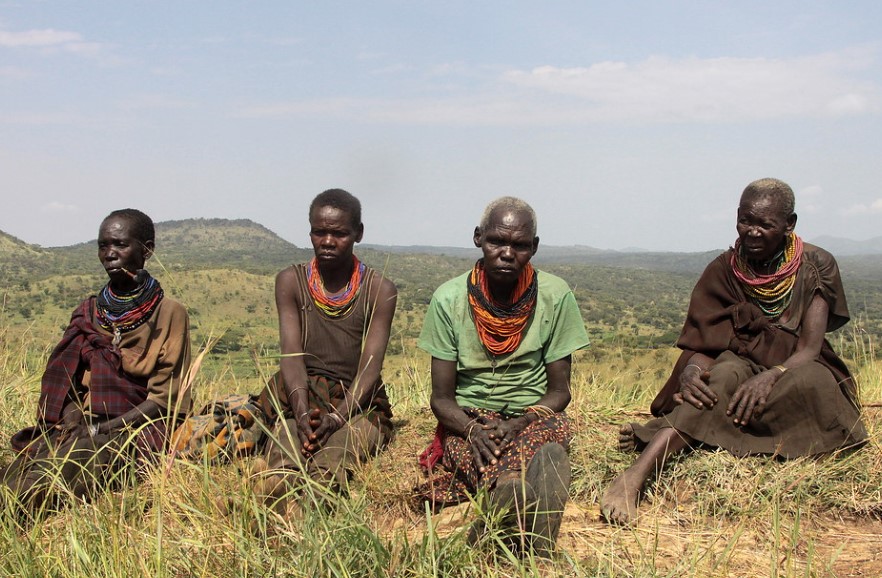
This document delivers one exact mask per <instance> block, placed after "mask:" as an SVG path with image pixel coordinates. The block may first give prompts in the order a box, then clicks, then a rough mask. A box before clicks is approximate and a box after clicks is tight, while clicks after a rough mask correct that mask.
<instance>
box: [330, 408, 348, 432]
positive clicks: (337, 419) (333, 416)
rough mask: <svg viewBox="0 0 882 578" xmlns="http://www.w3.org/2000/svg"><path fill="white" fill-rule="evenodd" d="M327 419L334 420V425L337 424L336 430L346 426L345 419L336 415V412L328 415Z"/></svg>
mask: <svg viewBox="0 0 882 578" xmlns="http://www.w3.org/2000/svg"><path fill="white" fill-rule="evenodd" d="M328 417H329V418H331V419H332V420H334V423H336V424H337V429H340V428H341V427H343V426H344V425H346V418H344V417H343V416H342V415H340V414H339V413H337V412H336V411H332V412H329V413H328Z"/></svg>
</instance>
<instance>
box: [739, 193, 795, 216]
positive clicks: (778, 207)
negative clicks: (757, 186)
mask: <svg viewBox="0 0 882 578" xmlns="http://www.w3.org/2000/svg"><path fill="white" fill-rule="evenodd" d="M738 208H739V209H740V210H742V211H750V212H757V211H768V212H771V213H774V214H776V215H778V216H781V217H785V218H786V217H787V216H789V215H788V214H787V211H786V210H785V207H784V199H782V198H781V196H780V195H776V194H775V193H772V192H762V191H760V192H755V193H744V194H742V195H741V202H740V203H739V204H738Z"/></svg>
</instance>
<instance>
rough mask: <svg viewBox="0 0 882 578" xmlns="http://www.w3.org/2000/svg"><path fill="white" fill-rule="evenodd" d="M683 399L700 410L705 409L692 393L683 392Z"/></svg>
mask: <svg viewBox="0 0 882 578" xmlns="http://www.w3.org/2000/svg"><path fill="white" fill-rule="evenodd" d="M683 399H684V400H686V401H687V402H688V403H689V404H690V405H692V406H694V407H696V408H698V409H704V404H703V403H701V400H700V399H698V398H697V397H695V395H693V393H692V392H691V391H688V390H687V391H684V392H683Z"/></svg>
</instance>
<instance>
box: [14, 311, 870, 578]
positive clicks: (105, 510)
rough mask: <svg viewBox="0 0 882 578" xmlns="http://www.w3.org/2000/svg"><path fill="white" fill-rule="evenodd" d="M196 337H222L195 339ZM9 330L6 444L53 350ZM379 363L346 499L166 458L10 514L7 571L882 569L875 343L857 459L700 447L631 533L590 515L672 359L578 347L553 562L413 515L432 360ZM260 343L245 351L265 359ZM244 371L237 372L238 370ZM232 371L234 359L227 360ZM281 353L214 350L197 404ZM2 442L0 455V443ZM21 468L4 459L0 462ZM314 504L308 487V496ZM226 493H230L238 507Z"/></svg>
mask: <svg viewBox="0 0 882 578" xmlns="http://www.w3.org/2000/svg"><path fill="white" fill-rule="evenodd" d="M200 331H201V332H202V333H203V337H202V338H201V339H205V336H207V335H208V334H211V333H212V329H211V328H202V329H201V330H200ZM34 333H39V332H37V331H35V330H31V331H28V330H22V329H21V328H20V327H18V328H13V327H10V326H9V325H4V326H3V327H2V329H0V384H2V385H0V389H2V391H0V394H2V399H4V400H5V401H4V403H3V404H2V405H0V417H2V420H0V424H2V425H0V436H2V438H3V439H8V437H9V435H11V434H12V433H13V432H14V431H16V430H17V429H18V428H20V427H23V426H25V425H29V424H31V422H32V419H33V411H34V407H35V402H36V398H37V392H38V389H39V377H40V374H41V372H42V368H43V365H44V363H45V359H46V355H47V351H48V348H49V347H50V346H51V345H52V340H46V339H38V338H36V337H34V336H33V334H34ZM398 338H399V339H400V340H401V341H402V343H401V344H400V347H399V349H400V351H399V353H397V354H395V355H393V356H391V358H390V359H389V360H388V362H387V365H386V370H385V375H386V377H387V381H389V383H390V395H391V397H392V399H393V401H394V404H395V412H396V425H397V427H398V433H397V437H396V440H395V441H394V442H393V443H392V445H391V446H390V447H389V448H388V450H387V451H386V452H385V453H384V454H382V455H381V456H380V457H379V458H378V459H376V460H375V461H374V462H373V463H371V464H370V465H369V466H367V467H365V468H364V469H363V470H361V471H360V472H358V475H357V477H356V479H355V480H354V482H353V486H352V495H351V497H350V498H349V499H347V500H336V508H333V509H332V511H330V512H329V511H328V510H327V509H326V508H320V507H316V506H315V504H313V503H312V502H311V501H310V500H309V499H308V498H304V499H303V508H302V510H301V511H299V512H298V513H295V514H293V515H292V516H291V517H289V518H288V519H283V518H281V517H278V516H277V515H275V514H273V513H272V512H269V511H267V510H266V509H265V508H263V507H262V506H260V505H258V503H257V502H256V501H255V500H254V499H253V496H251V493H250V488H249V485H248V484H247V482H246V480H247V477H248V472H249V468H250V467H251V460H247V459H246V460H242V461H240V462H238V463H235V464H226V465H206V464H192V463H186V462H182V461H178V460H171V459H169V460H166V461H164V462H163V463H162V464H160V465H159V466H158V467H156V468H153V469H151V470H149V471H148V472H146V474H145V475H144V479H143V480H142V481H141V483H140V484H138V485H137V486H131V485H129V486H124V487H123V488H122V489H120V490H117V491H114V492H111V493H108V494H106V495H104V496H101V497H100V498H99V499H97V500H96V501H94V502H93V503H88V504H87V503H74V504H72V505H70V506H69V507H68V508H67V509H66V510H65V511H64V512H62V513H61V514H58V515H54V516H52V517H49V518H48V519H47V520H46V522H45V523H44V524H42V525H39V526H32V527H29V528H22V527H19V526H18V525H17V524H16V522H15V519H14V518H13V517H12V516H10V515H8V513H4V514H0V552H2V554H3V555H2V557H0V573H2V574H3V575H8V576H85V575H89V576H221V575H222V576H387V575H393V576H478V575H488V574H489V575H501V576H533V575H537V574H540V573H541V574H542V575H546V576H710V575H714V576H723V575H731V576H761V575H769V576H831V575H832V576H857V575H863V576H871V575H880V574H882V557H880V554H879V552H880V551H882V523H880V522H879V517H880V514H882V481H880V480H882V449H880V447H879V443H878V440H879V431H878V427H877V425H876V424H877V422H878V419H877V411H878V409H877V406H878V403H876V402H878V401H879V400H882V377H880V376H882V370H880V369H882V368H880V367H879V365H878V362H877V361H876V359H875V355H873V353H874V351H873V350H872V344H871V343H870V342H869V341H867V340H865V341H862V342H860V343H858V344H852V347H853V349H855V350H859V351H864V352H865V354H864V355H863V356H862V357H861V358H859V359H857V360H855V363H854V366H855V367H856V368H857V369H858V373H859V376H860V383H861V386H862V392H863V397H864V400H865V401H867V402H870V403H871V405H872V407H869V408H867V410H866V418H867V422H868V426H869V428H870V431H871V433H872V440H871V442H870V444H868V446H867V447H865V448H863V449H861V450H859V451H857V452H853V453H850V454H848V455H842V456H835V457H831V458H825V459H820V460H814V459H812V460H809V459H805V460H794V461H791V462H786V463H780V462H775V461H770V460H766V459H740V460H739V459H735V458H733V457H731V456H729V455H728V454H726V453H724V452H699V453H696V454H694V455H692V456H689V457H688V458H683V459H679V460H676V461H675V462H673V463H672V464H671V465H670V466H669V468H668V469H667V471H666V472H665V475H664V477H663V481H662V482H660V483H659V484H657V485H653V486H652V487H651V488H650V491H649V492H648V493H647V496H646V498H645V500H644V503H643V506H642V509H641V515H640V517H639V519H638V522H637V524H636V525H635V526H634V527H633V528H615V527H610V526H607V525H605V524H603V523H602V522H600V521H599V519H598V507H597V503H598V498H599V496H600V495H601V493H602V492H603V489H604V487H605V486H606V485H607V484H608V483H609V482H610V481H611V480H612V479H613V478H614V477H615V476H616V475H617V474H618V473H619V472H620V471H621V470H622V469H623V468H624V467H625V466H626V465H627V464H628V463H629V461H630V460H631V456H627V455H622V454H620V453H618V452H617V451H616V449H615V446H614V440H615V432H616V429H617V428H618V426H619V424H620V423H622V422H624V421H628V420H640V419H643V418H644V417H645V414H644V413H643V411H644V410H645V408H646V407H647V406H648V402H649V400H650V399H651V397H652V395H653V393H654V392H655V390H656V389H657V388H658V386H659V385H660V383H661V381H662V380H663V379H664V377H665V376H666V372H667V370H668V368H669V367H670V365H671V363H672V360H673V358H674V356H675V355H676V352H675V351H673V350H671V349H653V350H643V351H637V350H626V349H624V348H621V347H620V348H616V347H604V348H602V350H600V351H594V352H591V353H588V352H585V353H581V354H579V356H578V358H577V362H576V365H575V373H574V376H573V393H574V398H573V404H572V406H571V410H570V411H571V415H572V416H573V418H574V420H575V422H576V424H577V431H578V435H577V437H576V439H575V441H574V445H573V451H572V460H573V469H574V473H575V477H574V482H573V485H572V489H571V496H572V499H571V503H570V505H569V506H568V508H567V512H566V515H565V519H564V527H563V531H562V534H561V539H560V546H561V550H562V556H561V557H560V558H559V559H557V560H555V561H552V562H548V561H537V560H531V559H527V560H514V559H509V558H507V557H505V556H502V555H500V554H498V553H496V551H495V550H494V549H493V548H485V549H470V548H468V547H467V546H466V544H465V542H464V539H463V538H464V536H463V532H462V529H463V527H464V526H465V525H467V523H468V522H469V520H471V519H472V518H473V517H474V515H475V507H473V506H472V505H470V504H466V505H461V506H459V507H456V508H451V509H447V510H444V511H442V512H441V513H440V514H438V515H434V516H430V515H428V514H427V513H426V512H423V511H419V510H415V509H414V508H412V507H411V500H410V490H411V488H412V487H413V486H414V485H415V484H416V483H417V482H419V480H420V473H419V470H418V468H417V465H416V461H415V456H416V454H417V453H418V452H419V451H420V450H421V449H422V448H423V446H424V445H425V444H426V443H427V442H428V440H429V439H430V437H431V434H432V430H433V427H434V421H433V419H432V418H431V415H430V412H429V411H428V410H427V406H428V404H427V401H428V391H429V375H428V365H427V360H426V358H425V356H424V355H423V354H421V353H419V352H418V351H417V350H415V349H414V347H413V343H412V339H410V338H407V337H406V334H405V333H401V334H399V337H398ZM257 351H259V349H253V350H252V352H257ZM237 357H242V358H245V359H248V360H249V361H248V362H247V363H250V364H251V377H246V378H242V377H241V376H242V375H243V370H242V367H240V365H242V361H241V360H239V359H236V360H235V361H234V358H237ZM224 360H228V361H224ZM275 363H276V360H275V359H274V358H273V356H272V355H270V354H268V355H265V356H262V355H260V354H248V355H245V354H244V353H243V352H239V354H238V355H232V354H229V353H227V354H224V355H218V356H217V358H216V359H215V360H214V361H213V362H212V363H210V364H207V365H205V366H204V367H203V369H202V372H201V374H200V376H199V381H198V388H199V389H198V399H199V401H205V400H208V399H211V398H213V397H215V396H218V395H220V394H223V393H226V392H229V391H233V390H236V391H255V390H257V389H258V388H259V387H260V384H261V381H262V377H261V376H266V375H268V374H270V373H271V372H272V371H273V370H274V368H275ZM4 445H5V444H4ZM11 459H12V455H11V452H10V451H9V450H8V449H5V447H4V449H3V450H2V452H0V463H7V462H8V461H9V460H11ZM307 495H308V494H307ZM219 496H234V497H235V498H236V500H235V507H234V508H233V510H232V511H231V512H223V511H221V510H220V509H218V507H217V505H216V502H217V498H218V497H219Z"/></svg>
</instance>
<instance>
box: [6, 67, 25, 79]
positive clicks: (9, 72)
mask: <svg viewBox="0 0 882 578" xmlns="http://www.w3.org/2000/svg"><path fill="white" fill-rule="evenodd" d="M26 76H29V73H27V72H25V71H24V70H22V69H21V68H17V67H15V66H0V78H24V77H26Z"/></svg>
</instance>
